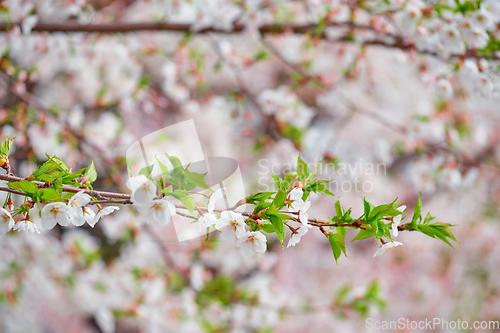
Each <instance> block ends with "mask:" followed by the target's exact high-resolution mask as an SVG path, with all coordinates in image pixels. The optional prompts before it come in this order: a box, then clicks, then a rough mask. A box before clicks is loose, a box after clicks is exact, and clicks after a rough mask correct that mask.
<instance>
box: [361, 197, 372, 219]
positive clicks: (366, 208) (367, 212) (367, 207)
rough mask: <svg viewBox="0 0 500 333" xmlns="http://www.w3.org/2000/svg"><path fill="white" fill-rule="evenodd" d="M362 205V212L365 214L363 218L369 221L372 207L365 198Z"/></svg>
mask: <svg viewBox="0 0 500 333" xmlns="http://www.w3.org/2000/svg"><path fill="white" fill-rule="evenodd" d="M363 207H364V214H365V220H366V221H367V222H369V221H370V212H371V210H372V207H371V205H370V203H369V202H368V201H366V198H363Z"/></svg>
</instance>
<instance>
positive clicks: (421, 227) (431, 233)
mask: <svg viewBox="0 0 500 333" xmlns="http://www.w3.org/2000/svg"><path fill="white" fill-rule="evenodd" d="M418 230H419V231H420V232H422V233H424V234H426V235H427V236H429V237H432V238H436V237H435V236H434V231H432V227H430V226H428V225H423V224H421V225H419V226H418Z"/></svg>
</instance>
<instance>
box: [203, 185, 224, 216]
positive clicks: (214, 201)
mask: <svg viewBox="0 0 500 333" xmlns="http://www.w3.org/2000/svg"><path fill="white" fill-rule="evenodd" d="M222 191H223V189H222V188H220V189H218V190H217V191H215V192H214V193H212V195H211V196H210V199H209V201H208V207H207V209H208V212H209V213H212V212H213V211H214V209H215V205H216V204H217V201H219V200H220V199H222V198H224V194H223V192H222Z"/></svg>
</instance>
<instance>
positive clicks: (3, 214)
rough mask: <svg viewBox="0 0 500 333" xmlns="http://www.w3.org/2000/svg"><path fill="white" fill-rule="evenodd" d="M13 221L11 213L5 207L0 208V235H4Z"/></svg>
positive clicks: (12, 224) (10, 227)
mask: <svg viewBox="0 0 500 333" xmlns="http://www.w3.org/2000/svg"><path fill="white" fill-rule="evenodd" d="M14 224H15V222H14V219H13V218H12V215H11V214H10V213H9V211H7V210H6V209H3V208H0V235H5V234H6V233H8V232H9V231H10V229H12V227H13V226H14Z"/></svg>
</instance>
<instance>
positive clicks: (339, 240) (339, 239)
mask: <svg viewBox="0 0 500 333" xmlns="http://www.w3.org/2000/svg"><path fill="white" fill-rule="evenodd" d="M326 237H327V238H328V241H329V242H330V247H331V248H332V252H333V256H334V257H335V262H336V263H337V264H338V261H337V259H338V258H339V257H340V255H341V254H342V252H343V253H344V255H345V256H346V257H347V255H346V253H345V252H346V250H345V241H344V236H343V235H342V234H340V233H328V234H327V235H326Z"/></svg>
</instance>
